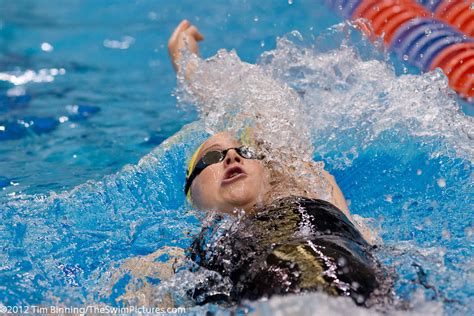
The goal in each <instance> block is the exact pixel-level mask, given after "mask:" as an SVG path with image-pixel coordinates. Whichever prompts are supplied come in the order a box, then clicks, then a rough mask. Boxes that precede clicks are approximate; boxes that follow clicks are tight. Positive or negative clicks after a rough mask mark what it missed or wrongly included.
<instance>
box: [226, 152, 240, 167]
mask: <svg viewBox="0 0 474 316" xmlns="http://www.w3.org/2000/svg"><path fill="white" fill-rule="evenodd" d="M234 162H237V163H241V162H242V158H241V157H240V156H239V154H238V153H237V152H236V151H235V149H230V150H229V151H228V152H227V155H226V156H225V159H224V165H225V166H226V167H227V166H229V165H231V164H233V163H234Z"/></svg>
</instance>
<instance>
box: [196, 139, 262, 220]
mask: <svg viewBox="0 0 474 316" xmlns="http://www.w3.org/2000/svg"><path fill="white" fill-rule="evenodd" d="M241 145H242V144H241V143H240V142H238V141H237V140H236V139H235V138H233V137H232V135H231V134H229V133H227V132H222V133H219V134H216V135H214V136H212V137H211V138H209V139H208V140H206V141H205V142H204V143H203V145H202V146H201V149H200V151H199V153H198V159H197V161H198V160H199V159H201V158H202V157H203V156H204V154H206V153H207V152H209V151H214V150H217V151H223V150H225V149H228V148H235V147H240V146H241ZM268 174H269V173H268V172H267V170H266V168H265V167H264V166H263V164H262V162H261V161H260V160H257V159H245V158H243V157H241V156H240V155H239V154H238V153H237V152H236V151H235V150H234V149H231V150H229V151H228V152H227V154H226V156H225V157H224V160H222V161H221V162H218V163H215V164H212V165H209V166H208V167H206V168H205V169H204V170H203V171H202V172H201V173H200V174H199V175H198V176H197V177H196V178H195V179H194V181H193V183H192V185H191V197H192V200H193V203H194V205H195V206H196V207H198V208H199V209H201V210H218V211H222V212H227V213H232V212H233V211H235V210H236V209H244V210H246V211H249V210H250V209H251V208H252V206H254V205H255V204H257V203H261V202H262V201H263V196H264V194H265V193H266V192H267V190H268V187H269V176H268Z"/></svg>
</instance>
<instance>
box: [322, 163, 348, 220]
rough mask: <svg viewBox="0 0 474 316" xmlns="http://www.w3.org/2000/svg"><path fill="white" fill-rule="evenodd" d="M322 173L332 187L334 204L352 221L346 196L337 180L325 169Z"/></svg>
mask: <svg viewBox="0 0 474 316" xmlns="http://www.w3.org/2000/svg"><path fill="white" fill-rule="evenodd" d="M322 173H323V175H324V177H325V178H326V180H327V181H328V182H329V184H330V185H331V187H332V198H333V200H334V201H333V202H334V204H335V205H336V206H337V207H338V208H339V209H340V210H341V211H342V212H343V213H344V215H346V216H347V218H349V219H350V220H351V221H352V216H351V213H350V212H349V207H348V206H347V203H346V199H345V198H344V194H343V193H342V191H341V189H340V188H339V186H338V185H337V183H336V179H335V178H334V176H333V175H332V174H330V173H329V172H327V171H326V170H324V169H323V171H322Z"/></svg>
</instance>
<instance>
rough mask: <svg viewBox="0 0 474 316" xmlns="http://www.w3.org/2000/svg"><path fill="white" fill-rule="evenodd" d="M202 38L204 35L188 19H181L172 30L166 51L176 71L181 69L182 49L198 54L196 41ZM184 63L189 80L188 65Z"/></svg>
mask: <svg viewBox="0 0 474 316" xmlns="http://www.w3.org/2000/svg"><path fill="white" fill-rule="evenodd" d="M202 40H204V36H202V34H201V33H199V30H198V29H197V27H196V26H194V25H192V24H191V23H190V22H189V21H188V20H183V21H181V23H179V25H178V26H177V27H176V29H175V30H174V32H173V34H172V35H171V37H170V39H169V41H168V53H169V55H170V58H171V63H172V64H173V68H174V70H175V71H176V72H178V73H179V72H180V71H181V63H180V61H181V57H182V53H183V50H184V49H186V48H187V49H189V51H190V52H191V53H193V54H196V55H199V45H198V42H200V41H202ZM189 66H191V69H192V65H186V79H188V80H189V76H190V67H189Z"/></svg>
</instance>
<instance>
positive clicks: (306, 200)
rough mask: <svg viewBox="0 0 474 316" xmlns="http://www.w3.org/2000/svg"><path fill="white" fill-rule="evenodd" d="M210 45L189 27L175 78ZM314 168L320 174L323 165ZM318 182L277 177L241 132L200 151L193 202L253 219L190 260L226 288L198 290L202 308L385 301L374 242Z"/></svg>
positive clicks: (176, 48)
mask: <svg viewBox="0 0 474 316" xmlns="http://www.w3.org/2000/svg"><path fill="white" fill-rule="evenodd" d="M203 39H204V38H203V36H202V35H201V34H200V33H199V31H198V29H197V28H196V27H195V26H193V25H191V24H190V23H189V22H188V21H183V22H181V23H180V24H179V26H178V27H177V28H176V30H175V31H174V33H173V35H172V36H171V38H170V40H169V45H168V48H169V53H170V57H171V60H172V63H173V66H174V68H175V70H176V71H178V72H179V71H181V67H182V66H181V63H182V52H183V49H185V48H187V49H189V50H190V51H191V52H192V53H194V54H197V53H198V44H197V43H198V42H199V41H201V40H203ZM187 66H188V67H186V74H185V78H186V80H192V72H193V65H191V67H189V65H187ZM259 146H260V148H259ZM305 168H307V169H308V170H307V172H309V173H311V172H313V173H315V172H314V168H315V165H314V164H311V163H309V164H305ZM315 174H316V177H315V178H313V179H316V181H315V182H308V181H306V180H304V179H298V177H291V175H288V174H283V173H282V172H281V170H275V168H273V165H272V163H271V162H269V161H266V160H265V159H264V157H263V155H262V154H261V144H260V145H259V142H258V141H256V142H253V146H249V145H248V144H243V143H242V142H241V141H240V140H239V139H238V138H237V136H236V135H235V134H234V133H233V132H221V133H218V134H215V135H213V136H212V137H210V138H209V139H207V140H206V141H205V142H204V143H203V144H201V146H199V148H198V149H197V150H196V152H195V154H194V155H193V157H192V159H191V161H190V163H189V166H188V172H187V175H186V187H185V193H186V195H187V196H188V198H189V200H190V201H191V202H192V204H193V206H194V207H196V208H197V209H199V210H202V211H217V213H219V212H221V213H228V214H237V213H238V212H242V211H243V212H244V215H243V216H241V218H240V219H239V220H238V221H237V222H236V224H235V225H233V226H232V227H230V228H229V229H227V231H226V232H225V233H224V234H221V235H220V236H221V237H219V239H218V240H217V241H216V242H213V243H209V242H208V240H207V239H206V234H208V232H209V230H211V231H212V229H213V228H212V227H210V228H209V227H206V228H205V229H203V230H202V232H201V234H200V236H198V238H196V239H195V241H194V243H193V245H192V247H191V251H190V256H191V258H192V259H193V260H194V261H195V262H197V263H198V264H199V265H200V266H201V267H204V268H206V269H208V270H212V271H216V272H218V274H219V275H220V276H222V278H223V279H221V280H214V281H213V280H209V282H208V283H207V284H206V285H205V286H203V287H201V288H196V289H195V291H194V293H193V297H194V299H195V300H196V301H197V303H198V304H205V303H207V302H229V303H233V302H239V301H241V300H243V299H251V300H253V299H258V298H261V297H270V296H272V295H275V294H280V295H282V294H286V293H299V292H305V291H324V292H326V293H328V294H329V295H340V296H349V297H351V298H352V299H353V300H354V301H355V302H356V303H357V304H359V305H365V306H368V305H371V304H372V302H374V300H375V297H377V296H380V295H381V294H382V292H384V291H383V290H382V288H383V287H384V286H383V284H384V283H386V282H384V279H386V276H385V275H384V272H383V269H382V268H381V266H380V265H379V263H378V262H377V261H376V260H375V258H374V257H373V255H372V249H373V246H371V244H370V242H369V240H371V234H370V232H369V231H368V230H363V229H362V231H363V233H361V229H360V228H359V229H358V228H356V227H357V225H356V224H355V222H354V220H353V218H352V216H351V214H350V213H349V210H348V207H347V204H346V202H345V199H344V196H343V194H342V192H341V190H340V189H339V187H338V185H337V184H336V182H335V180H334V177H333V176H331V175H330V174H329V173H327V172H326V171H324V170H323V172H320V173H315ZM317 182H321V183H323V182H324V183H326V184H327V185H328V186H329V192H330V197H329V198H326V200H323V199H322V197H321V196H319V194H318V192H317V190H312V187H313V186H319V185H320V183H317ZM222 280H226V281H227V282H230V283H231V284H232V287H231V288H230V289H229V288H228V287H227V288H226V287H223V286H222V285H221V284H220V283H221V282H222Z"/></svg>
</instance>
